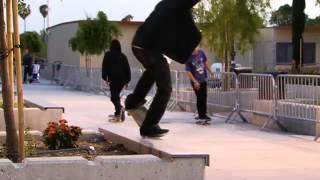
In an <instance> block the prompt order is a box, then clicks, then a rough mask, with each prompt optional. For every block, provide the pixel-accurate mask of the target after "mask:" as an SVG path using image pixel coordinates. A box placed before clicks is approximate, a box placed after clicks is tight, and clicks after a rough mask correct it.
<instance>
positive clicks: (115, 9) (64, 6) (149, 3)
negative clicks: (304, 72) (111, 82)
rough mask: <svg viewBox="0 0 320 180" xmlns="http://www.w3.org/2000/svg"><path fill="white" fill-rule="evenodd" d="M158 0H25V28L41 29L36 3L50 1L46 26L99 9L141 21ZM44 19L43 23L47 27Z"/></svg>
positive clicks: (311, 5) (310, 4) (309, 3)
mask: <svg viewBox="0 0 320 180" xmlns="http://www.w3.org/2000/svg"><path fill="white" fill-rule="evenodd" d="M159 1H160V0H25V2H26V3H27V4H30V7H31V14H30V15H29V16H28V17H27V19H26V31H37V32H39V31H40V30H42V29H43V27H44V19H43V17H42V15H41V13H40V12H39V7H40V6H41V5H43V4H47V3H48V2H49V27H50V26H53V25H56V24H60V23H64V22H69V21H75V20H83V19H86V17H87V16H89V17H95V16H96V15H97V12H98V11H103V12H105V13H106V14H107V16H108V19H109V20H121V19H122V18H123V17H125V16H126V15H128V14H131V15H132V16H133V17H134V18H133V20H134V21H143V20H145V18H146V17H147V16H148V15H149V13H150V12H151V11H152V10H153V8H154V6H155V5H156V4H157V3H158V2H159ZM315 1H316V0H306V10H305V12H306V14H308V15H309V17H310V18H313V17H316V16H319V15H320V6H315ZM291 3H292V0H271V5H272V9H274V10H276V9H278V8H279V7H280V6H281V5H284V4H290V5H291ZM47 24H48V22H47V19H46V20H45V25H46V27H47ZM19 26H20V31H21V32H23V31H24V25H23V20H22V19H21V18H19Z"/></svg>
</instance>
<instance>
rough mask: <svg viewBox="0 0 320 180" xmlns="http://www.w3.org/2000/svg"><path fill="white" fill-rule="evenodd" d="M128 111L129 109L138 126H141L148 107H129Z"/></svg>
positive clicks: (129, 114)
mask: <svg viewBox="0 0 320 180" xmlns="http://www.w3.org/2000/svg"><path fill="white" fill-rule="evenodd" d="M126 111H128V116H131V117H132V118H133V119H134V121H135V122H136V123H137V124H138V126H139V127H141V126H142V123H143V121H144V119H145V118H146V114H147V108H146V107H144V106H140V107H138V108H136V109H127V110H126Z"/></svg>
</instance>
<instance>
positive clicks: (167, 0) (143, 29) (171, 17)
mask: <svg viewBox="0 0 320 180" xmlns="http://www.w3.org/2000/svg"><path fill="white" fill-rule="evenodd" d="M199 1H200V0H162V1H160V2H159V3H158V4H157V5H156V7H155V9H154V10H153V12H152V13H151V14H150V15H149V17H148V18H147V19H146V21H145V22H144V24H142V25H141V26H140V27H139V29H138V30H137V32H136V34H135V37H134V39H133V42H132V44H133V45H136V46H140V47H142V48H144V49H148V50H155V51H159V52H160V53H163V54H165V55H167V56H168V57H170V58H172V59H173V60H175V61H177V62H180V63H185V62H186V61H187V60H188V59H189V57H190V56H191V54H192V51H193V50H194V48H196V46H197V45H198V44H199V43H200V40H201V33H200V31H199V30H198V28H197V27H196V25H195V22H194V20H193V17H192V12H191V10H192V7H193V6H194V5H195V4H197V3H198V2H199Z"/></svg>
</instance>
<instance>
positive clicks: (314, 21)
mask: <svg viewBox="0 0 320 180" xmlns="http://www.w3.org/2000/svg"><path fill="white" fill-rule="evenodd" d="M306 24H311V25H312V24H320V16H317V17H315V18H314V19H310V18H308V19H307V22H306Z"/></svg>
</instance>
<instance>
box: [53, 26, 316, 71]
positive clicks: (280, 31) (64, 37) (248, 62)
mask: <svg viewBox="0 0 320 180" xmlns="http://www.w3.org/2000/svg"><path fill="white" fill-rule="evenodd" d="M79 22H80V21H72V22H66V23H62V24H58V25H55V26H52V27H50V28H48V31H49V36H48V61H49V63H54V62H57V61H59V62H62V63H63V64H65V65H74V66H79V67H85V66H86V62H85V56H83V55H81V54H80V53H79V52H73V51H72V49H71V47H69V45H68V41H69V39H71V38H72V37H74V36H75V34H76V32H77V30H78V27H79ZM113 22H114V23H116V24H117V25H118V27H119V28H120V31H121V33H122V36H121V37H120V38H119V40H120V42H121V45H122V50H123V53H125V54H126V55H127V57H128V60H129V63H130V66H131V67H132V68H141V65H140V63H139V62H138V61H137V59H136V58H135V57H134V55H133V54H132V51H131V41H132V38H133V36H134V33H135V31H136V29H137V28H138V27H139V26H140V25H141V24H142V23H143V22H140V21H113ZM304 40H305V51H304V57H305V58H304V59H305V62H304V67H306V68H317V67H319V66H320V54H319V52H320V25H309V26H306V28H305V33H304ZM201 47H202V48H203V49H204V51H205V52H206V55H207V58H208V61H209V64H212V63H214V62H219V59H218V58H217V57H215V55H214V53H213V52H211V51H210V50H209V49H207V48H206V47H203V46H201ZM291 52H292V48H291V26H280V27H268V28H263V29H260V35H259V37H258V38H257V41H256V43H255V45H254V47H253V48H252V49H251V50H248V51H247V52H246V53H245V54H244V55H241V54H240V53H239V52H236V57H235V61H236V63H238V64H241V65H242V66H245V67H252V68H253V71H254V72H271V71H277V70H281V71H282V70H288V69H290V68H291V59H292V55H291V54H292V53H291ZM102 58H103V54H102V55H97V56H91V67H93V68H100V67H101V63H102ZM170 66H171V69H172V70H184V66H183V65H181V64H179V63H176V62H175V61H172V63H171V64H170Z"/></svg>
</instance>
